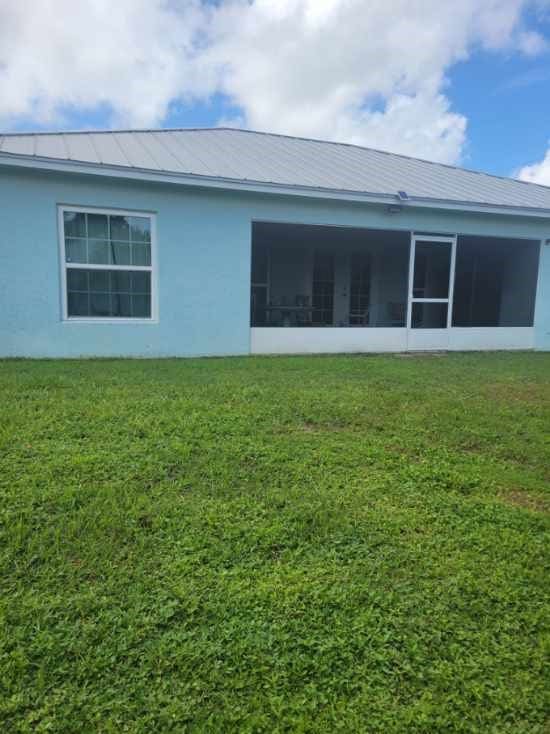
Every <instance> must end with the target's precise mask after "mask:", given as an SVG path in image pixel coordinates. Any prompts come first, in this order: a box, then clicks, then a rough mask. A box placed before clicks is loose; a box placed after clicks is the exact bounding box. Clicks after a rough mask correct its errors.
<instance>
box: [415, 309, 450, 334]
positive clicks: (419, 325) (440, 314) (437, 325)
mask: <svg viewBox="0 0 550 734" xmlns="http://www.w3.org/2000/svg"><path fill="white" fill-rule="evenodd" d="M447 309H448V304H447V303H418V302H417V303H413V306H412V328H413V329H445V328H446V327H447Z"/></svg>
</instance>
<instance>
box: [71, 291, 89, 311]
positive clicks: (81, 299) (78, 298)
mask: <svg viewBox="0 0 550 734" xmlns="http://www.w3.org/2000/svg"><path fill="white" fill-rule="evenodd" d="M88 305H89V304H88V294H87V293H69V294H68V296H67V312H68V314H69V316H89V315H90V313H89V310H88Z"/></svg>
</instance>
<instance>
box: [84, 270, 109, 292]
mask: <svg viewBox="0 0 550 734" xmlns="http://www.w3.org/2000/svg"><path fill="white" fill-rule="evenodd" d="M89 277H90V291H91V292H96V293H108V292H109V290H110V282H109V271H108V270H90V273H89Z"/></svg>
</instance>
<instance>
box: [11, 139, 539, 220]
mask: <svg viewBox="0 0 550 734" xmlns="http://www.w3.org/2000/svg"><path fill="white" fill-rule="evenodd" d="M23 161H25V165H27V166H28V165H30V166H36V167H42V168H48V167H50V168H52V167H54V166H52V165H49V166H48V162H49V163H50V164H52V163H54V162H55V163H56V164H58V165H57V168H61V169H62V170H65V169H64V168H63V165H62V164H67V165H66V168H67V170H75V169H76V170H79V171H86V170H89V171H90V172H92V170H93V172H96V173H97V172H100V173H101V172H103V173H106V174H108V173H109V172H113V171H115V170H116V171H117V175H119V176H121V175H122V176H125V175H127V176H128V177H133V178H135V177H136V175H135V174H136V172H140V174H143V175H141V176H140V177H143V178H154V180H162V178H163V177H166V178H167V180H174V177H188V178H191V177H192V178H195V177H196V181H195V183H199V185H201V184H202V185H213V182H214V181H215V182H216V185H218V186H219V185H222V186H223V185H224V182H225V183H226V184H227V186H228V187H232V186H238V185H239V184H241V185H242V184H246V183H248V184H252V183H253V184H258V185H265V187H267V190H270V187H273V188H275V189H277V188H281V187H282V188H284V189H285V190H288V192H290V193H292V191H291V190H292V189H295V190H296V191H295V193H300V194H301V195H307V193H308V192H313V191H317V192H326V193H327V194H328V195H330V193H331V192H339V193H340V194H342V195H343V198H346V196H345V194H349V197H348V198H361V197H363V196H364V197H365V198H368V197H371V198H372V197H381V198H382V200H383V199H384V198H387V199H393V200H401V201H403V197H402V196H400V195H399V194H398V192H405V196H406V199H405V200H404V201H405V203H406V205H408V204H411V205H414V204H415V203H419V202H424V205H430V203H434V204H435V203H436V202H439V203H440V205H442V204H445V203H446V204H449V205H453V208H466V209H469V208H473V207H480V208H481V209H484V208H485V209H486V208H496V209H498V208H504V209H518V210H521V209H525V210H530V211H531V213H533V214H535V215H539V216H548V215H549V214H550V187H547V186H540V185H537V184H531V183H525V182H522V181H516V180H514V179H510V178H502V177H498V176H491V175H489V174H485V173H478V172H476V171H469V170H466V169H463V168H456V167H454V166H448V165H443V164H441V163H432V162H430V161H425V160H420V159H417V158H409V157H407V156H403V155H396V154H394V153H387V152H384V151H380V150H374V149H372V148H363V147H360V146H357V145H351V144H347V143H334V142H327V141H321V140H312V139H308V138H296V137H290V136H285V135H275V134H271V133H261V132H253V131H249V130H238V129H231V128H204V129H176V130H120V131H100V132H61V133H21V134H20V133H10V134H5V135H0V162H1V163H4V164H8V165H10V164H11V165H13V164H16V165H17V163H18V162H19V163H21V164H22V162H23ZM69 164H71V165H70V166H69ZM76 164H78V165H76ZM183 182H185V181H183Z"/></svg>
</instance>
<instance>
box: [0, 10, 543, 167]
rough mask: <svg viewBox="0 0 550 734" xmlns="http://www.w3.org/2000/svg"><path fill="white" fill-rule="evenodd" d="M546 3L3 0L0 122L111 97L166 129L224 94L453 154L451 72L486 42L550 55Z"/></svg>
mask: <svg viewBox="0 0 550 734" xmlns="http://www.w3.org/2000/svg"><path fill="white" fill-rule="evenodd" d="M541 2H545V3H548V0H461V2H460V3H447V2H441V0H369V2H368V3H366V2H365V0H254V1H253V2H250V0H225V2H221V3H219V4H218V5H211V4H210V5H206V4H201V3H200V0H179V1H178V0H117V2H112V0H80V2H75V1H74V0H41V2H40V3H36V2H35V0H0V90H1V97H0V123H3V124H4V125H12V126H14V125H16V124H17V123H18V121H22V120H24V121H28V120H29V119H30V120H34V121H36V122H37V123H41V124H50V123H53V124H62V123H63V119H62V115H63V111H64V110H66V109H74V108H76V109H84V110H86V109H88V110H92V109H93V108H95V107H96V106H98V105H102V104H103V105H107V106H108V107H109V108H110V109H112V119H111V123H112V124H113V125H121V124H124V125H130V126H139V125H142V126H143V125H158V124H160V123H161V122H162V120H163V119H164V117H165V116H166V114H167V110H168V108H169V105H170V103H171V102H173V101H176V100H177V101H183V102H184V103H185V102H191V101H192V100H194V99H197V98H202V99H207V98H208V97H210V96H211V95H213V94H214V93H216V92H222V93H223V94H225V95H227V96H228V97H229V98H230V99H231V101H232V102H233V103H234V104H235V106H236V107H238V108H239V109H240V110H241V113H240V115H239V118H240V119H242V120H243V122H244V124H245V125H247V126H249V127H252V128H257V129H262V130H272V131H277V132H283V133H290V134H297V135H306V136H312V137H328V138H332V139H337V140H344V141H350V142H356V143H362V144H367V145H371V146H374V147H380V148H385V149H391V150H394V151H396V152H402V153H407V154H411V155H419V156H423V157H426V158H430V159H433V160H440V161H445V162H455V161H457V160H459V159H460V157H461V154H462V151H463V148H464V144H465V134H466V123H467V121H466V119H465V117H464V116H463V115H461V114H459V113H458V112H455V111H453V110H452V109H451V104H450V101H449V98H448V96H447V87H446V76H445V75H446V73H447V71H448V70H449V69H450V67H451V66H452V65H453V64H454V63H456V62H457V61H458V60H461V59H465V58H467V56H468V54H469V53H470V52H471V50H472V49H473V48H475V47H484V48H485V49H487V50H490V51H498V50H506V51H518V52H521V53H526V54H530V55H533V54H535V53H541V52H542V51H543V50H544V48H545V43H546V42H545V41H544V39H543V38H542V37H541V36H540V35H539V34H538V33H537V32H536V31H533V30H530V29H529V28H526V27H525V25H524V22H523V20H522V17H523V14H524V10H525V8H526V7H527V6H528V5H531V4H532V3H536V4H537V5H539V4H540V3H541Z"/></svg>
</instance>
